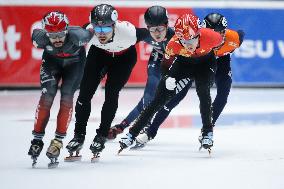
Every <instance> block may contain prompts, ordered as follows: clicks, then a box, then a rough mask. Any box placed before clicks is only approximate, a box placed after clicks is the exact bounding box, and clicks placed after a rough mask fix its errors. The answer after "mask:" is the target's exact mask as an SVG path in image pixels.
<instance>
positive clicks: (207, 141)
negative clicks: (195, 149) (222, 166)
mask: <svg viewBox="0 0 284 189" xmlns="http://www.w3.org/2000/svg"><path fill="white" fill-rule="evenodd" d="M198 140H199V142H200V145H201V146H200V148H199V150H201V149H202V148H204V149H207V150H208V152H209V155H210V154H211V147H212V146H213V142H214V141H213V132H212V131H209V132H208V131H207V132H206V131H201V134H200V136H199V137H198Z"/></svg>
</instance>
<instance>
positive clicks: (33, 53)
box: [0, 6, 192, 86]
mask: <svg viewBox="0 0 284 189" xmlns="http://www.w3.org/2000/svg"><path fill="white" fill-rule="evenodd" d="M91 9H92V7H67V6H50V7H49V6H1V7H0V86H39V68H40V63H41V55H42V50H40V49H36V48H35V47H33V45H32V41H31V33H32V30H33V29H34V28H36V27H40V24H41V23H40V21H41V18H42V17H43V15H45V13H46V12H48V11H54V10H59V11H62V12H64V13H65V14H66V15H67V17H68V18H69V21H70V25H80V26H82V25H84V24H85V23H87V22H88V18H89V13H90V11H91ZM146 9H147V7H145V8H126V7H125V8H124V7H119V8H117V10H118V13H119V20H127V21H129V22H131V23H133V24H134V25H135V26H137V27H144V26H145V25H144V19H143V16H144V12H145V10H146ZM191 11H192V10H191V9H180V8H179V9H177V8H169V9H168V12H169V18H170V26H173V23H174V22H175V20H176V18H177V17H178V15H180V14H183V13H186V12H191ZM136 47H137V51H138V61H137V64H136V66H135V68H134V70H133V72H132V75H131V78H130V80H129V81H128V85H135V86H142V85H143V84H144V83H145V80H146V77H147V73H146V65H147V60H148V57H149V53H150V52H151V46H149V45H146V44H144V43H139V44H137V46H136Z"/></svg>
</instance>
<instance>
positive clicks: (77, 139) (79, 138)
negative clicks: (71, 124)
mask: <svg viewBox="0 0 284 189" xmlns="http://www.w3.org/2000/svg"><path fill="white" fill-rule="evenodd" d="M84 141H85V136H84V135H75V136H74V138H73V139H72V140H71V141H70V142H69V143H68V144H67V146H66V148H67V150H68V152H69V156H68V157H65V158H64V161H65V162H73V161H80V160H81V159H82V156H81V155H79V153H80V150H81V149H82V148H83V144H84ZM74 152H76V155H73V153H74Z"/></svg>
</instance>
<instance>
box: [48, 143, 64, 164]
mask: <svg viewBox="0 0 284 189" xmlns="http://www.w3.org/2000/svg"><path fill="white" fill-rule="evenodd" d="M62 146H63V144H62V142H61V141H59V140H57V139H53V140H51V142H50V145H49V147H48V148H47V152H46V156H47V157H48V158H49V159H50V161H51V162H50V163H49V164H48V168H49V169H52V168H56V167H58V164H59V162H58V161H57V158H58V156H59V154H60V149H61V148H62Z"/></svg>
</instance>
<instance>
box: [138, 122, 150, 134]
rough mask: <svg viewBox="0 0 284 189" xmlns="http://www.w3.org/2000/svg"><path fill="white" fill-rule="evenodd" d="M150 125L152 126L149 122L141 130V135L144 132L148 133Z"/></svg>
mask: <svg viewBox="0 0 284 189" xmlns="http://www.w3.org/2000/svg"><path fill="white" fill-rule="evenodd" d="M149 127H150V123H149V124H147V125H146V126H145V127H144V128H143V129H142V130H141V131H140V133H139V134H140V135H141V134H144V133H146V132H147V131H148V129H149Z"/></svg>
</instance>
